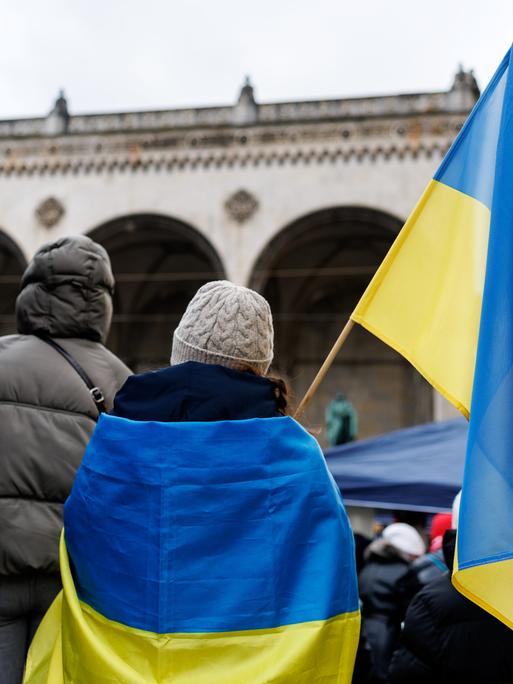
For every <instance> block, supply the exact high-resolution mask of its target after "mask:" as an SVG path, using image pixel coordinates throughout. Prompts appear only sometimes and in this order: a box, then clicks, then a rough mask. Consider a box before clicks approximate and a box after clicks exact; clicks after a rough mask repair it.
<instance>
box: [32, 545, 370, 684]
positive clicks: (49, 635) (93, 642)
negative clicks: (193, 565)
mask: <svg viewBox="0 0 513 684" xmlns="http://www.w3.org/2000/svg"><path fill="white" fill-rule="evenodd" d="M61 573H62V579H63V591H62V592H61V594H59V596H58V597H57V599H56V600H55V602H54V603H53V604H52V607H51V608H50V610H49V612H48V613H47V614H46V616H45V618H44V620H43V622H42V623H41V626H40V628H39V630H38V632H37V633H36V636H35V638H34V641H33V643H32V646H31V648H30V652H29V657H28V660H27V668H26V674H25V679H24V684H71V683H73V684H91V683H92V682H94V683H95V684H113V683H114V682H123V684H143V683H144V684H157V683H158V684H168V683H169V684H171V683H173V684H269V683H270V682H273V684H316V683H318V684H321V683H322V684H349V683H350V682H351V677H352V672H353V663H354V658H355V654H356V648H357V644H358V637H359V628H360V615H359V613H358V612H355V613H349V614H344V615H339V616H337V617H334V618H332V619H330V620H325V621H318V622H309V623H301V624H295V625H288V626H286V627H278V628H275V629H268V630H254V631H244V632H229V633H213V634H212V633H209V634H153V633H150V632H145V631H142V630H137V629H132V628H129V627H126V626H124V625H121V624H119V623H115V622H112V621H110V620H107V619H106V618H104V617H103V616H101V615H99V614H98V613H96V612H95V611H94V610H92V609H91V608H90V607H89V606H86V605H84V604H83V603H81V602H80V601H79V599H78V597H77V595H76V592H75V589H74V586H73V579H72V576H71V573H70V570H69V564H68V558H67V553H66V548H65V546H64V542H63V540H61Z"/></svg>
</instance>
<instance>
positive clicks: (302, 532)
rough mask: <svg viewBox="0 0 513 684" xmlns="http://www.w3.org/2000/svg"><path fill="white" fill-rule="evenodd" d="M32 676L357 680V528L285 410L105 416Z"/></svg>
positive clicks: (80, 680) (197, 683) (325, 683)
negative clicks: (201, 416) (220, 417)
mask: <svg viewBox="0 0 513 684" xmlns="http://www.w3.org/2000/svg"><path fill="white" fill-rule="evenodd" d="M61 573H62V579H63V591H62V592H61V594H60V595H59V597H58V598H57V599H56V601H55V602H54V604H53V605H52V607H51V608H50V610H49V612H48V613H47V615H46V616H45V618H44V620H43V622H42V623H41V626H40V628H39V630H38V632H37V633H36V636H35V639H34V642H33V644H32V646H31V649H30V652H29V657H28V661H27V668H26V675H25V684H58V683H60V682H63V683H68V682H73V684H86V682H87V683H90V682H93V681H94V682H95V683H98V684H103V683H105V684H107V682H109V683H111V682H114V681H116V682H126V683H128V684H142V683H143V682H145V683H148V682H149V683H150V684H151V683H152V682H153V683H155V684H157V683H158V684H164V683H166V684H167V682H169V683H171V682H173V684H175V683H176V684H181V683H184V684H185V683H187V684H221V683H223V684H241V683H243V682H244V683H245V684H264V683H267V682H271V681H272V682H273V683H276V684H286V683H289V682H290V683H291V684H292V682H294V683H299V684H307V683H309V684H315V683H316V682H318V683H319V684H320V683H321V682H322V684H349V682H350V681H351V676H352V670H353V663H354V657H355V652H356V647H357V643H358V637H359V610H358V592H357V582H356V574H355V568H354V549H353V539H352V533H351V530H350V528H349V524H348V521H347V517H346V514H345V511H344V508H343V505H342V501H341V499H340V495H339V493H338V490H337V488H336V486H335V485H334V483H333V480H332V478H331V476H330V475H329V472H328V470H327V467H326V463H325V461H324V458H323V456H322V452H321V451H320V448H319V446H318V445H317V443H316V441H315V440H314V439H313V438H312V437H311V436H310V435H309V434H308V433H307V432H306V431H305V430H303V428H301V426H299V424H298V423H296V422H295V421H294V420H293V419H291V418H286V417H284V418H264V419H252V420H239V421H220V422H217V423H157V422H136V421H131V420H127V419H124V418H117V417H113V416H102V417H101V418H100V421H99V424H98V427H97V429H96V431H95V433H94V435H93V438H92V440H91V442H90V444H89V447H88V449H87V451H86V455H85V457H84V461H83V464H82V466H81V468H80V470H79V472H78V475H77V479H76V482H75V485H74V487H73V491H72V493H71V496H70V498H69V499H68V501H67V503H66V506H65V530H64V534H63V537H62V540H61Z"/></svg>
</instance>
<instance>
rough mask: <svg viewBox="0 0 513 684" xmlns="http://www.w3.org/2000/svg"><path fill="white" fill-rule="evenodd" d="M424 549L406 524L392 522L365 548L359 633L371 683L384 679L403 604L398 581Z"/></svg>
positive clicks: (421, 540) (419, 537)
mask: <svg viewBox="0 0 513 684" xmlns="http://www.w3.org/2000/svg"><path fill="white" fill-rule="evenodd" d="M425 551H426V546H425V544H424V540H423V539H422V537H421V536H420V534H419V533H418V532H417V530H416V529H415V528H414V527H412V526H411V525H408V524H407V523H392V524H391V525H388V526H387V527H385V529H384V530H383V533H382V535H381V537H378V538H377V539H375V540H374V541H373V542H372V543H371V544H370V545H369V546H368V547H367V549H366V556H367V562H366V564H365V566H364V568H363V570H362V571H361V572H360V576H359V586H360V599H361V601H362V634H363V637H364V638H365V639H366V641H367V643H368V645H369V648H370V652H371V664H372V678H371V681H372V682H376V683H378V682H379V683H381V682H386V676H387V671H388V666H389V664H390V659H391V657H392V654H393V652H394V649H395V648H396V646H397V641H398V639H399V633H400V630H401V622H402V620H403V618H404V613H405V610H406V607H405V605H404V597H403V594H402V588H401V583H402V580H403V579H404V577H405V576H406V574H407V572H408V568H409V567H410V564H411V563H412V561H414V560H415V559H416V558H418V557H419V556H422V554H424V553H425Z"/></svg>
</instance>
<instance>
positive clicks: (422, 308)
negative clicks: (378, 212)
mask: <svg viewBox="0 0 513 684" xmlns="http://www.w3.org/2000/svg"><path fill="white" fill-rule="evenodd" d="M489 227H490V210H489V209H488V208H487V207H485V205H484V204H481V202H479V201H477V200H476V199H474V198H472V197H470V196H469V195H465V194H464V193H462V192H459V191H458V190H454V189H453V188H450V187H449V186H447V185H444V184H443V183H439V182H438V181H434V180H432V181H431V182H430V183H429V185H428V187H427V188H426V191H425V192H424V194H423V195H422V197H421V199H420V201H419V203H418V204H417V206H416V207H415V209H414V211H413V213H412V214H411V216H410V217H409V219H408V220H407V222H406V223H405V225H404V227H403V229H402V230H401V232H400V233H399V235H398V237H397V239H396V240H395V242H394V244H393V245H392V248H391V249H390V251H389V253H388V254H387V256H386V257H385V260H384V261H383V263H382V264H381V266H380V268H379V269H378V271H377V272H376V274H375V276H374V278H373V279H372V281H371V283H370V284H369V286H368V288H367V290H366V291H365V293H364V295H363V297H362V298H361V300H360V302H359V303H358V306H357V307H356V309H355V310H354V312H353V314H352V319H353V320H354V321H355V322H357V323H359V324H360V325H362V326H363V327H365V328H367V329H368V330H369V331H370V332H371V333H373V334H374V335H376V336H377V337H379V338H380V339H381V340H383V342H385V343H386V344H388V345H389V346H391V347H392V348H394V349H395V350H396V351H398V352H399V353H400V354H402V355H403V356H404V357H405V358H406V359H408V361H410V363H412V364H413V365H414V366H415V368H417V370H418V371H419V372H420V373H421V374H422V375H423V376H424V377H425V378H426V379H427V380H428V381H429V382H430V383H431V384H432V385H434V386H435V387H436V388H437V389H438V391H439V392H441V393H442V394H443V395H444V396H445V397H446V398H447V399H448V400H449V401H451V402H452V403H453V404H454V405H455V406H456V407H457V408H458V409H460V411H461V412H462V413H463V414H464V415H465V416H466V417H467V418H468V416H469V413H470V401H471V396H472V381H473V377H474V366H475V358H476V350H477V341H478V334H479V321H480V316H481V303H482V297H483V287H484V276H485V269H486V253H487V247H488V233H489Z"/></svg>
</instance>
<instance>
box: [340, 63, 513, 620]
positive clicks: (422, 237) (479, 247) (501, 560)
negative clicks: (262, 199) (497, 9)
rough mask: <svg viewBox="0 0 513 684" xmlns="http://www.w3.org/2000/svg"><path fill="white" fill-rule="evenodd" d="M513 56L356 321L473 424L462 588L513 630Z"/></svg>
mask: <svg viewBox="0 0 513 684" xmlns="http://www.w3.org/2000/svg"><path fill="white" fill-rule="evenodd" d="M511 69H512V66H511V51H510V52H508V54H507V55H506V57H505V58H504V60H503V61H502V63H501V65H500V66H499V68H498V70H497V72H496V74H495V76H494V77H493V79H492V81H491V82H490V84H489V85H488V87H487V88H486V90H485V91H484V93H483V95H482V96H481V98H480V99H479V101H478V102H477V104H476V106H475V107H474V109H473V111H472V112H471V114H470V116H469V118H468V120H467V122H466V123H465V125H464V127H463V128H462V130H461V131H460V134H459V135H458V137H457V138H456V140H455V141H454V143H453V145H452V147H451V148H450V150H449V152H448V153H447V155H446V157H445V159H444V160H443V162H442V164H441V166H440V168H439V169H438V171H437V173H436V174H435V176H434V178H433V180H432V181H431V182H430V184H429V185H428V187H427V189H426V191H425V193H424V195H423V196H422V197H421V199H420V202H419V203H418V205H417V207H416V208H415V210H414V211H413V213H412V215H411V216H410V218H409V219H408V221H407V222H406V224H405V226H404V228H403V229H402V231H401V233H400V234H399V236H398V238H397V240H396V241H395V243H394V245H393V246H392V248H391V250H390V252H389V254H388V255H387V257H386V258H385V260H384V262H383V264H382V265H381V267H380V268H379V270H378V271H377V273H376V275H375V277H374V279H373V280H372V281H371V283H370V285H369V287H368V289H367V290H366V292H365V293H364V295H363V297H362V299H361V301H360V303H359V304H358V306H357V308H356V309H355V311H354V313H353V315H352V318H353V319H354V320H355V321H356V322H358V323H360V324H361V325H363V326H364V327H366V328H367V329H368V330H370V331H371V332H373V333H374V334H375V335H377V336H378V337H380V338H381V339H382V340H384V341H385V342H387V343H388V344H389V345H390V346H391V347H393V348H394V349H396V350H397V351H398V352H400V353H401V354H403V356H405V357H406V358H407V359H408V360H409V361H410V362H411V363H412V364H413V365H414V366H415V367H416V368H417V369H418V370H419V371H420V372H421V373H422V374H423V375H424V376H425V377H426V378H427V379H428V380H429V381H430V382H431V383H432V384H433V385H434V386H435V387H436V388H437V389H438V390H439V391H440V392H441V393H442V394H444V395H445V396H446V397H447V398H448V399H449V400H450V401H452V402H453V403H454V404H455V405H456V406H457V407H458V408H459V409H460V410H461V411H462V412H463V413H464V414H465V415H466V416H467V417H468V416H469V415H470V429H469V440H468V447H467V459H466V466H465V474H464V481H463V493H462V502H461V510H460V524H459V529H458V543H457V563H456V565H455V571H454V574H453V583H454V584H455V586H456V587H457V588H458V589H459V590H460V591H461V592H462V593H463V594H465V595H466V596H468V597H469V598H471V599H472V600H473V601H475V602H476V603H478V604H479V605H480V606H482V607H483V608H485V609H486V610H488V611H489V612H490V613H492V614H494V615H495V616H496V617H498V618H499V619H500V620H502V621H503V622H505V623H506V624H507V625H509V626H510V627H512V628H513V591H512V587H513V522H512V521H513V418H512V416H513V80H512V75H511Z"/></svg>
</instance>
